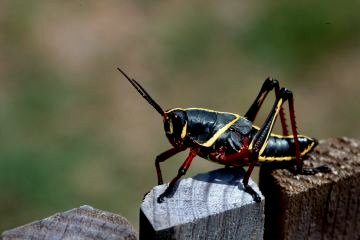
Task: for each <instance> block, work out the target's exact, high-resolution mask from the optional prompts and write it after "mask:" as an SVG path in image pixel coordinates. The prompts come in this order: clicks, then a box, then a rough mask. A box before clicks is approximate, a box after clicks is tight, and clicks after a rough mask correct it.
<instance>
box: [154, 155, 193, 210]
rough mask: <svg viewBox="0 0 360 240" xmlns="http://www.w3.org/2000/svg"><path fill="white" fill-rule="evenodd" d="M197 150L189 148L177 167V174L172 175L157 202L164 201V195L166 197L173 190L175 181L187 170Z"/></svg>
mask: <svg viewBox="0 0 360 240" xmlns="http://www.w3.org/2000/svg"><path fill="white" fill-rule="evenodd" d="M197 153H198V150H197V149H190V153H189V155H188V157H187V158H186V160H185V161H184V163H183V164H182V165H181V167H180V168H179V171H178V174H177V175H176V176H175V177H174V179H173V180H171V182H170V183H169V186H168V187H167V188H166V190H165V192H163V193H162V194H161V195H160V196H159V197H158V199H157V201H158V203H162V202H163V201H164V198H165V197H168V196H169V195H170V194H171V193H172V192H173V190H174V187H175V184H176V182H177V181H178V180H179V179H180V178H181V177H182V176H183V175H185V174H186V172H187V170H188V169H189V167H190V164H191V162H192V160H193V159H194V157H195V156H196V155H197Z"/></svg>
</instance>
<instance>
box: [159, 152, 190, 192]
mask: <svg viewBox="0 0 360 240" xmlns="http://www.w3.org/2000/svg"><path fill="white" fill-rule="evenodd" d="M185 149H186V148H171V149H169V150H167V151H165V152H163V153H161V154H160V155H158V156H157V157H156V159H155V168H156V173H157V178H158V185H161V184H163V178H162V174H161V169H160V163H161V162H164V161H165V160H167V159H169V158H171V157H172V156H174V155H175V154H177V153H179V152H181V151H184V150H185Z"/></svg>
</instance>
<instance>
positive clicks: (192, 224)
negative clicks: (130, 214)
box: [140, 168, 264, 240]
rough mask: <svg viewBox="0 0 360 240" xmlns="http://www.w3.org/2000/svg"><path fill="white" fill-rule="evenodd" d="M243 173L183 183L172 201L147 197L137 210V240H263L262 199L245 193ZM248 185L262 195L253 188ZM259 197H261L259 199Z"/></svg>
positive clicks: (220, 171) (212, 175)
mask: <svg viewBox="0 0 360 240" xmlns="http://www.w3.org/2000/svg"><path fill="white" fill-rule="evenodd" d="M243 175H244V170H243V169H241V168H239V169H235V168H222V169H218V170H215V171H212V172H209V173H205V174H199V175H196V176H194V177H192V178H187V179H183V180H181V181H180V182H179V183H178V187H177V190H176V191H175V193H174V195H173V196H172V197H171V198H165V201H164V202H163V203H161V204H159V203H157V197H158V196H159V195H160V194H161V193H162V192H163V191H164V190H165V188H166V185H161V186H156V187H155V188H153V189H152V190H151V191H150V193H148V194H147V195H146V197H145V199H144V201H143V203H142V204H141V209H140V239H192V240H196V239H263V230H264V199H263V197H262V201H261V202H260V203H255V202H254V200H253V198H252V196H250V195H249V194H248V193H246V192H244V190H243V185H242V183H241V180H242V178H243ZM250 185H251V186H252V187H253V188H254V189H255V191H256V192H258V193H259V195H261V193H260V191H259V189H258V187H257V186H256V184H255V183H254V182H253V181H252V180H251V179H250ZM261 196H262V195H261Z"/></svg>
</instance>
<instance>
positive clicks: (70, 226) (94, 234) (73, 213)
mask: <svg viewBox="0 0 360 240" xmlns="http://www.w3.org/2000/svg"><path fill="white" fill-rule="evenodd" d="M2 239H4V240H10V239H32V240H37V239H39V240H40V239H41V240H50V239H119V240H121V239H123V240H133V239H134V240H135V239H136V234H135V231H134V229H133V227H132V226H131V225H130V224H129V222H128V221H127V220H126V219H125V218H124V217H122V216H120V215H117V214H114V213H109V212H104V211H101V210H98V209H95V208H92V207H90V206H82V207H80V208H76V209H73V210H70V211H67V212H63V213H57V214H55V215H53V216H51V217H48V218H45V219H43V220H39V221H35V222H33V223H29V224H27V225H24V226H21V227H17V228H14V229H12V230H9V231H6V232H4V233H3V234H2Z"/></svg>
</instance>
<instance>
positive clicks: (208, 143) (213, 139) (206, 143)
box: [198, 116, 240, 147]
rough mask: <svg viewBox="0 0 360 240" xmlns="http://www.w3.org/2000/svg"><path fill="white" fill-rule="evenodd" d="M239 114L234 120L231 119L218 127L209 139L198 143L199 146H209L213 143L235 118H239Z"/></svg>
mask: <svg viewBox="0 0 360 240" xmlns="http://www.w3.org/2000/svg"><path fill="white" fill-rule="evenodd" d="M239 118H240V116H237V117H236V118H235V119H234V120H232V121H231V122H229V123H228V124H226V125H225V126H223V127H222V128H220V129H219V130H218V131H217V132H216V133H215V134H214V135H213V136H212V137H211V138H210V139H209V140H207V141H206V142H205V143H202V144H201V143H198V144H199V145H201V146H204V147H210V146H211V145H213V144H214V143H215V141H216V140H217V139H218V138H219V137H220V136H221V134H223V133H224V132H225V131H226V130H228V129H229V128H230V127H231V125H233V124H234V123H235V122H236V121H237V120H239Z"/></svg>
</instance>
